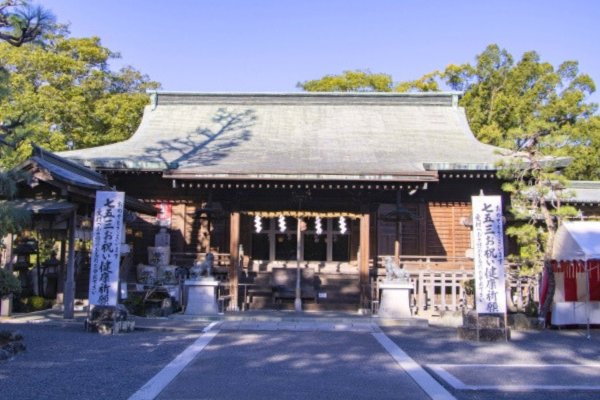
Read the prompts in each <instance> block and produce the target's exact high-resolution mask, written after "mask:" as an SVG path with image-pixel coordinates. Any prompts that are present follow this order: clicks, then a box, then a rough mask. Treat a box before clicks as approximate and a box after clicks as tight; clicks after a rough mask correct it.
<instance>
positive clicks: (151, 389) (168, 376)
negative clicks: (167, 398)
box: [129, 324, 220, 400]
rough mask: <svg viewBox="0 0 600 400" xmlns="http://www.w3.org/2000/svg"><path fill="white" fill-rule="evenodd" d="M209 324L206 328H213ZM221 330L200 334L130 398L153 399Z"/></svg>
mask: <svg viewBox="0 0 600 400" xmlns="http://www.w3.org/2000/svg"><path fill="white" fill-rule="evenodd" d="M211 325H212V324H211ZM211 325H209V326H207V327H206V328H204V329H205V330H207V329H210V328H212V326H214V325H212V326H211ZM219 332H220V331H210V332H207V333H204V334H203V335H202V336H200V337H199V338H198V339H197V340H196V341H195V342H194V343H193V344H192V345H191V346H189V347H188V348H187V349H185V350H184V351H183V352H182V353H181V354H180V355H178V356H177V357H176V358H175V359H174V360H173V361H171V362H170V363H169V365H167V366H166V367H164V368H163V369H162V370H161V371H160V372H159V373H158V374H156V375H155V376H154V378H152V379H150V380H149V381H148V382H147V383H146V384H145V385H144V386H142V388H141V389H140V390H138V391H137V392H135V393H134V394H133V396H131V397H130V398H129V400H152V399H154V398H156V396H158V395H159V394H160V392H162V391H163V390H164V388H166V387H167V385H168V384H169V383H171V381H173V379H175V377H176V376H177V375H179V373H180V372H181V371H182V370H183V369H184V368H185V367H186V366H187V365H188V364H189V363H190V362H191V361H192V360H193V359H194V357H196V356H197V355H198V354H199V353H200V352H201V351H202V350H203V349H204V348H205V347H206V346H207V345H208V344H209V343H210V341H211V340H212V339H213V338H214V337H215V336H217V334H218V333H219Z"/></svg>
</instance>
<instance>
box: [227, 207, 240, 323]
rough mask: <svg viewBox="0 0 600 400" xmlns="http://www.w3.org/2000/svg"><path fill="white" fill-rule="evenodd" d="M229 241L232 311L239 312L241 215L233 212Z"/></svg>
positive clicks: (230, 307)
mask: <svg viewBox="0 0 600 400" xmlns="http://www.w3.org/2000/svg"><path fill="white" fill-rule="evenodd" d="M229 232H230V239H229V284H230V285H231V286H230V289H229V290H230V295H231V303H230V305H229V310H230V311H239V307H238V280H239V276H240V213H239V211H233V212H232V213H231V220H230V230H229Z"/></svg>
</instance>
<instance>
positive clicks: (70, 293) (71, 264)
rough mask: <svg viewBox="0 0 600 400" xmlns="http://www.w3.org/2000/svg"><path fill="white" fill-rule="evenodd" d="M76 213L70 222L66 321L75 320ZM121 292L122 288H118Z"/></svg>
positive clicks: (65, 304) (64, 315)
mask: <svg viewBox="0 0 600 400" xmlns="http://www.w3.org/2000/svg"><path fill="white" fill-rule="evenodd" d="M76 215H77V214H76V211H73V215H72V216H71V219H70V221H69V250H68V251H69V255H68V257H67V280H66V282H65V294H64V298H65V300H64V311H63V318H64V319H73V318H74V315H75V219H76ZM118 290H121V288H118Z"/></svg>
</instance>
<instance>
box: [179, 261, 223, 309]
mask: <svg viewBox="0 0 600 400" xmlns="http://www.w3.org/2000/svg"><path fill="white" fill-rule="evenodd" d="M214 259H215V257H214V255H213V254H212V253H207V254H206V259H205V260H204V261H203V262H202V263H200V264H197V263H194V266H193V267H192V268H190V279H187V280H186V281H185V287H186V291H187V305H186V307H185V314H186V315H207V314H209V315H217V314H218V305H217V289H218V287H219V281H217V280H216V279H215V278H214V277H213V276H212V271H213V268H214Z"/></svg>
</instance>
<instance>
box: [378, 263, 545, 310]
mask: <svg viewBox="0 0 600 400" xmlns="http://www.w3.org/2000/svg"><path fill="white" fill-rule="evenodd" d="M383 259H384V256H382V257H381V258H380V259H379V260H378V266H377V269H376V273H375V274H373V275H372V279H373V280H375V281H376V282H379V281H381V280H383V279H384V278H385V267H384V265H385V264H384V261H383ZM400 263H401V264H404V266H405V268H406V270H407V271H408V272H409V274H410V283H411V284H412V285H413V288H414V289H413V293H412V298H411V303H412V304H411V306H412V307H413V311H414V312H417V313H419V312H428V313H437V312H440V311H456V310H460V309H470V308H473V307H474V295H473V293H472V290H471V288H470V287H469V285H468V282H469V281H470V280H472V279H474V276H475V271H474V269H473V268H474V265H473V261H472V260H470V259H468V258H462V257H454V258H452V257H436V256H402V257H401V258H400ZM376 282H372V285H373V287H376V286H377V285H376ZM465 283H467V284H465ZM506 285H507V307H508V309H509V310H510V311H525V310H526V309H527V308H528V307H532V305H533V304H535V302H538V301H539V282H538V278H537V277H533V276H519V274H518V272H517V271H516V269H515V268H514V267H513V266H511V265H508V264H507V268H506ZM378 295H379V292H378V291H375V292H374V294H373V300H374V301H378V300H379V298H378Z"/></svg>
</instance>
